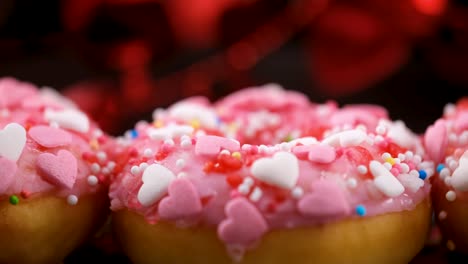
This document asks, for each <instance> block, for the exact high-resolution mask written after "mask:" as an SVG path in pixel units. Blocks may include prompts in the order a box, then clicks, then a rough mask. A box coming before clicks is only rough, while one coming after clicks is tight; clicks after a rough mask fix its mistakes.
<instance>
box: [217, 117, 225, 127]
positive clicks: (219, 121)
mask: <svg viewBox="0 0 468 264" xmlns="http://www.w3.org/2000/svg"><path fill="white" fill-rule="evenodd" d="M222 123H223V121H222V120H221V118H220V117H219V116H217V117H216V125H218V126H220V125H221V124H222Z"/></svg>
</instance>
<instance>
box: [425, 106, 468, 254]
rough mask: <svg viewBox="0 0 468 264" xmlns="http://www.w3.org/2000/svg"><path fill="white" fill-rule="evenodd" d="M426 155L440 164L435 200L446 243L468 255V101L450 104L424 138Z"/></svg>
mask: <svg viewBox="0 0 468 264" xmlns="http://www.w3.org/2000/svg"><path fill="white" fill-rule="evenodd" d="M424 144H425V147H426V149H427V154H428V155H429V156H430V158H432V159H433V160H434V161H435V162H437V163H438V165H437V169H436V173H437V177H434V178H433V181H432V182H433V188H432V199H433V204H434V210H435V214H436V216H437V222H438V224H439V226H440V228H441V231H442V236H443V239H444V243H445V244H446V246H447V247H448V249H450V250H457V251H459V252H462V253H465V254H466V253H468V229H467V228H466V223H467V221H468V151H467V150H468V98H463V99H460V100H459V101H458V102H457V104H447V105H446V106H445V109H444V113H443V116H442V117H440V118H439V119H438V120H436V121H435V122H434V124H433V125H431V126H429V127H428V129H427V130H426V133H425V135H424Z"/></svg>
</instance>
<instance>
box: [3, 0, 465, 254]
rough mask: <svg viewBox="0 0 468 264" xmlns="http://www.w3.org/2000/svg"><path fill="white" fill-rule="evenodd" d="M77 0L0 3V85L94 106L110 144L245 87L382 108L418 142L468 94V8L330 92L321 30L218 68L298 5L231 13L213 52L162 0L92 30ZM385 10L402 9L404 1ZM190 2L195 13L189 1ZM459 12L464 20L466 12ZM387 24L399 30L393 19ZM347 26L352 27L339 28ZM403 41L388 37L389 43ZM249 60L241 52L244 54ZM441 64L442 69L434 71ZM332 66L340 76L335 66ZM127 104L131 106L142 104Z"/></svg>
mask: <svg viewBox="0 0 468 264" xmlns="http://www.w3.org/2000/svg"><path fill="white" fill-rule="evenodd" d="M80 1H81V3H82V4H78V5H77V7H83V6H85V3H89V2H90V1H87V0H68V1H59V0H42V1H37V0H17V1H15V0H0V77H4V76H11V77H15V78H18V79H21V80H24V81H29V82H32V83H34V84H37V85H38V86H50V87H53V88H55V89H57V90H58V91H61V92H63V93H64V94H66V95H70V96H72V97H71V98H73V99H77V98H78V101H77V102H78V103H79V104H80V105H81V106H86V107H88V108H86V109H87V110H89V113H90V114H91V115H92V116H93V117H94V118H95V119H96V120H98V121H99V122H100V124H101V125H102V126H103V127H104V128H105V130H106V131H107V132H109V133H111V134H115V135H118V134H121V133H123V132H124V131H125V130H126V129H129V128H131V127H132V126H133V124H134V122H135V121H137V120H139V119H142V118H144V119H149V118H150V114H151V110H153V109H154V108H156V107H165V106H168V105H170V104H171V103H174V102H176V101H177V100H179V99H182V98H185V97H187V96H191V95H197V94H200V95H205V96H208V97H209V98H210V99H212V100H215V99H217V98H220V97H222V96H224V95H226V94H228V93H229V92H232V91H234V90H238V89H241V88H243V87H245V86H249V85H260V84H265V83H271V82H276V83H279V84H281V85H283V86H284V87H285V88H287V89H293V90H298V91H302V92H304V93H305V94H306V95H307V96H308V97H309V98H310V99H311V100H313V101H316V102H325V101H327V100H336V101H337V102H338V103H339V104H341V105H343V104H349V103H372V104H379V105H382V106H384V107H386V108H387V109H388V110H389V113H390V115H391V117H392V118H394V119H402V120H404V121H405V123H406V124H407V125H408V126H409V127H410V128H411V129H413V130H414V131H415V132H417V133H423V132H424V131H425V129H426V128H427V126H429V125H430V124H432V123H433V122H434V121H435V119H437V118H438V117H440V115H441V114H442V111H443V107H444V105H445V104H447V103H454V102H456V101H457V100H459V99H460V98H461V97H463V96H466V94H467V93H466V91H468V90H467V89H468V82H467V81H466V79H467V77H468V73H466V71H467V70H468V56H467V54H468V52H467V50H468V41H467V39H468V34H465V33H467V32H468V26H467V25H468V11H467V6H468V1H463V0H457V1H448V2H447V3H449V4H450V9H448V10H450V12H448V11H447V12H445V13H444V14H443V15H442V14H441V15H440V17H441V20H442V21H451V20H450V19H452V18H454V17H456V16H458V17H461V18H465V20H463V19H461V21H462V22H463V21H465V22H464V23H465V24H463V23H459V21H458V22H456V23H452V24H450V23H444V22H440V23H439V24H437V25H436V26H434V27H432V30H431V33H430V34H429V35H424V36H423V37H418V38H416V41H413V39H411V40H408V41H407V42H405V43H406V44H407V45H409V46H411V47H410V49H409V50H410V52H409V54H408V55H407V58H406V60H405V62H403V63H401V64H399V65H398V67H397V68H396V69H395V70H393V71H388V72H387V73H386V74H385V75H384V76H381V77H379V78H377V79H376V80H372V81H363V82H361V83H360V85H358V86H354V87H348V86H347V85H346V83H347V80H343V81H342V83H344V84H342V85H341V86H339V87H334V88H333V89H331V88H329V87H327V85H326V83H325V84H324V83H323V82H320V81H318V80H319V79H320V78H316V77H317V76H318V77H320V76H319V75H317V72H316V71H314V67H315V68H320V67H322V66H323V64H321V63H323V61H318V60H317V61H316V60H315V58H314V57H313V56H311V55H310V54H311V53H313V52H311V50H312V48H311V47H313V46H314V43H315V41H316V42H320V41H322V38H319V37H317V34H316V32H317V28H318V26H317V24H314V23H311V25H309V26H307V27H304V28H302V29H300V30H298V31H297V32H294V34H291V36H289V37H287V38H286V40H287V41H285V42H284V43H283V44H282V45H279V47H277V48H275V49H272V50H271V51H269V52H267V53H266V55H264V56H261V59H259V60H258V61H256V62H255V63H253V64H252V65H250V66H249V67H247V68H245V69H241V70H239V69H233V68H232V67H228V66H226V65H225V64H222V63H219V61H216V60H215V62H214V63H213V62H212V58H213V56H214V57H216V56H217V55H219V54H225V51H226V50H227V49H228V48H229V47H232V45H233V44H235V43H238V41H239V40H242V38H243V37H244V36H245V35H247V34H248V33H251V32H252V31H254V30H255V29H256V28H258V26H259V25H262V23H264V22H265V21H269V19H270V18H271V17H274V15H275V14H278V13H280V12H281V11H282V10H284V9H285V8H286V7H287V6H288V4H290V3H291V2H294V1H286V0H257V1H252V2H253V4H252V5H249V6H246V7H244V6H242V7H236V8H231V9H226V10H224V11H223V12H222V13H221V15H220V19H219V20H218V21H219V25H218V26H217V33H218V34H217V35H218V38H217V41H216V42H215V44H213V42H211V43H209V44H206V43H204V44H203V43H200V42H197V41H192V42H191V41H185V42H183V41H180V39H178V38H177V37H176V34H175V32H174V29H173V28H172V27H171V26H170V18H171V16H177V15H179V14H177V13H170V14H169V13H167V12H166V11H165V10H164V8H163V3H165V1H166V0H161V1H150V0H148V1H141V2H142V3H139V4H128V5H122V6H120V5H112V4H109V3H112V2H118V1H117V0H115V1H108V3H107V4H102V5H101V6H99V7H96V8H95V9H93V11H92V12H91V11H90V12H87V13H86V12H84V13H83V14H85V16H84V17H86V18H87V19H88V20H87V22H86V23H82V24H81V26H77V25H76V24H74V23H75V22H77V21H78V22H80V21H81V20H80V16H73V15H74V13H73V12H74V11H75V10H74V9H73V8H71V11H70V8H69V9H67V8H65V7H64V6H66V4H67V3H70V2H73V3H80ZM167 1H175V0H167ZM167 1H166V3H167ZM217 1H222V0H217ZM239 1H242V0H239ZM310 1H315V0H310ZM317 1H319V0H317ZM398 1H399V0H398ZM405 1H406V0H405ZM96 2H105V1H97V0H96ZM179 2H180V1H179ZM198 2H200V1H198ZM208 2H209V1H208ZM322 2H327V0H323V1H322ZM328 2H329V7H327V8H328V9H326V10H331V9H333V8H334V6H335V4H336V3H337V4H338V5H340V4H341V5H342V4H343V3H344V4H345V5H354V4H356V6H353V7H355V8H358V9H359V7H361V5H360V4H361V2H365V0H353V1H339V0H336V1H332V0H330V1H328ZM376 2H379V1H377V0H376ZM380 2H381V3H390V2H391V3H394V2H395V3H396V2H397V0H395V1H390V2H388V1H380ZM406 2H409V1H406ZM185 3H188V4H186V5H187V8H191V7H190V1H188V0H186V2H185ZM211 3H216V1H212V2H211ZM350 3H351V4H350ZM383 5H384V4H383ZM385 8H386V7H385V6H384V9H385ZM362 10H367V9H362ZM460 10H461V11H463V12H465V13H463V12H462V13H459V11H460ZM325 12H327V11H325ZM77 13H78V11H77ZM465 15H466V16H465ZM69 17H74V19H68V18H69ZM390 18H391V19H393V20H396V21H398V20H400V17H399V15H398V14H394V15H393V16H392V15H390ZM410 20H411V19H410ZM67 21H68V22H67ZM67 23H68V24H67ZM347 23H349V24H352V23H353V21H352V20H350V21H345V23H344V24H345V25H346V24H347ZM78 24H79V23H78ZM454 24H455V25H456V26H455V27H453V25H454ZM279 25H280V26H282V25H283V24H282V23H279ZM340 25H342V24H340ZM186 26H187V27H188V28H190V27H191V26H192V25H190V24H189V25H186ZM357 29H358V30H356V29H355V28H351V29H350V30H349V32H351V33H353V32H354V33H356V31H359V29H360V28H359V27H357ZM349 32H347V33H349ZM351 33H350V34H351ZM345 35H346V34H345ZM397 35H398V34H396V33H386V34H384V38H383V39H384V40H383V41H382V45H384V44H385V43H386V42H387V41H391V40H392V39H395V38H396V37H398V36H397ZM207 36H210V35H207ZM460 40H461V41H460ZM339 41H340V40H339ZM339 41H338V44H340V43H339ZM202 42H203V41H202ZM344 42H345V41H343V43H344ZM142 43H143V44H142ZM267 43H268V41H267ZM433 43H436V44H437V45H435V46H436V47H439V48H440V47H441V48H440V49H429V50H430V52H428V48H427V47H428V46H429V47H432V44H433ZM354 44H355V43H354ZM439 44H440V45H439ZM465 44H466V45H465ZM356 45H357V44H356ZM142 46H143V47H144V48H143V49H142V48H141V47H142ZM338 47H339V48H338V49H339V52H343V50H344V52H346V49H348V48H349V49H350V50H349V51H348V52H349V53H353V52H355V50H353V49H352V48H353V47H354V46H353V45H344V46H343V47H342V48H340V45H338ZM358 50H359V49H358ZM337 51H338V50H337ZM359 51H360V52H362V50H359ZM148 52H149V53H151V55H148ZM339 52H338V53H339ZM438 52H441V53H438ZM247 53H248V52H247ZM330 54H331V55H334V52H330ZM445 54H448V55H447V56H445ZM243 55H245V53H244V54H240V55H239V56H240V57H242V56H243ZM343 56H344V57H346V56H345V55H343ZM389 56H391V55H389ZM357 57H358V59H359V58H360V57H359V56H357ZM247 58H248V56H246V59H247ZM434 58H439V61H440V58H446V59H447V60H443V62H444V64H437V61H438V60H437V59H434ZM460 58H461V59H460ZM463 58H466V60H464V59H463ZM451 59H452V60H453V63H451ZM457 59H458V60H457ZM434 61H435V64H434ZM460 61H461V64H460ZM358 62H359V61H358ZM463 62H465V64H463ZM335 63H337V62H336V61H335ZM376 63H377V64H376V65H375V66H376V67H377V66H379V65H378V63H379V62H376ZM337 64H338V66H339V64H340V63H339V60H338V63H337ZM194 65H195V66H194ZM335 66H337V65H335ZM372 68H373V67H370V68H369V71H371V70H372ZM441 69H442V71H441ZM441 72H442V74H441ZM451 73H457V74H458V75H457V74H454V75H452V74H451ZM464 73H466V74H464ZM361 74H363V77H361V79H362V80H366V78H367V79H369V80H370V79H372V76H371V74H370V73H369V74H368V76H367V75H366V72H365V71H364V72H362V73H361ZM454 76H455V77H454ZM336 78H340V77H338V76H337V77H336ZM148 80H150V81H148ZM351 81H352V80H351V79H350V81H349V82H350V83H351ZM148 82H149V83H150V84H151V85H150V88H148V89H149V90H152V91H153V92H154V94H155V96H154V97H151V98H150V99H151V100H145V98H141V97H138V95H139V93H142V92H141V91H144V90H145V89H144V88H145V85H147V84H148ZM77 94H78V95H79V96H76V95H77ZM73 96H75V97H73ZM129 96H130V97H131V96H136V98H137V99H135V100H136V102H137V104H136V105H135V103H134V101H132V100H131V99H130V97H129ZM139 100H140V101H139ZM138 102H141V104H140V105H139V104H138ZM115 250H116V248H115V244H113V242H112V241H111V240H109V238H108V237H107V238H101V239H99V240H98V241H95V242H92V243H91V244H90V245H87V246H85V247H83V248H80V249H78V250H77V251H76V252H75V253H73V254H72V255H71V256H70V257H69V258H68V259H67V260H66V263H84V262H85V261H86V262H89V263H100V262H104V261H111V262H114V263H127V260H126V259H125V257H124V256H122V255H121V254H119V253H118V252H117V253H116V251H115ZM458 259H459V256H456V255H453V254H448V255H447V251H446V249H444V247H438V246H437V247H428V248H427V249H425V250H424V251H422V252H421V254H420V255H419V256H418V258H417V259H416V260H415V261H414V263H449V262H450V263H462V262H458Z"/></svg>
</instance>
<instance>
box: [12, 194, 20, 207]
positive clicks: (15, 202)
mask: <svg viewBox="0 0 468 264" xmlns="http://www.w3.org/2000/svg"><path fill="white" fill-rule="evenodd" d="M10 203H11V204H12V205H17V204H18V203H19V198H18V196H16V195H12V196H10Z"/></svg>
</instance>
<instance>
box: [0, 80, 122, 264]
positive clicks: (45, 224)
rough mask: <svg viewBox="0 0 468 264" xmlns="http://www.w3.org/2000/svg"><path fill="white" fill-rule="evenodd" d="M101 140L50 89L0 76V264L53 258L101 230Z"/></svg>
mask: <svg viewBox="0 0 468 264" xmlns="http://www.w3.org/2000/svg"><path fill="white" fill-rule="evenodd" d="M107 140H108V137H107V136H106V135H105V134H103V132H102V131H101V130H99V128H97V127H96V125H95V124H94V123H93V122H92V121H91V120H89V118H88V117H87V116H86V115H85V114H84V113H83V112H81V111H79V110H78V109H76V108H75V107H74V106H73V104H72V103H71V102H70V101H68V100H67V99H65V98H64V97H62V96H60V95H59V94H58V93H57V92H55V91H54V90H52V89H50V88H42V89H38V88H37V87H35V86H34V85H32V84H30V83H26V82H21V81H18V80H16V79H13V78H3V79H0V146H1V147H0V215H1V216H2V217H1V218H0V233H1V234H2V236H1V238H0V248H1V249H2V250H1V252H0V263H59V262H61V261H62V260H63V259H64V258H65V257H66V256H67V255H68V254H69V253H70V252H71V251H72V250H73V249H75V248H76V247H77V246H78V245H79V244H81V243H83V242H84V240H85V239H86V238H88V237H89V236H90V235H91V234H92V232H93V231H95V229H96V228H97V227H99V225H100V224H101V221H102V220H103V219H104V218H105V216H106V211H107V210H106V209H107V208H106V207H107V206H108V202H107V201H106V200H107V199H106V192H107V186H108V177H107V175H108V174H109V173H111V171H112V170H113V167H114V166H115V163H113V162H111V161H110V160H109V158H108V157H107V154H106V152H104V149H103V148H102V145H103V144H104V143H105V142H107ZM45 242H47V243H45Z"/></svg>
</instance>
